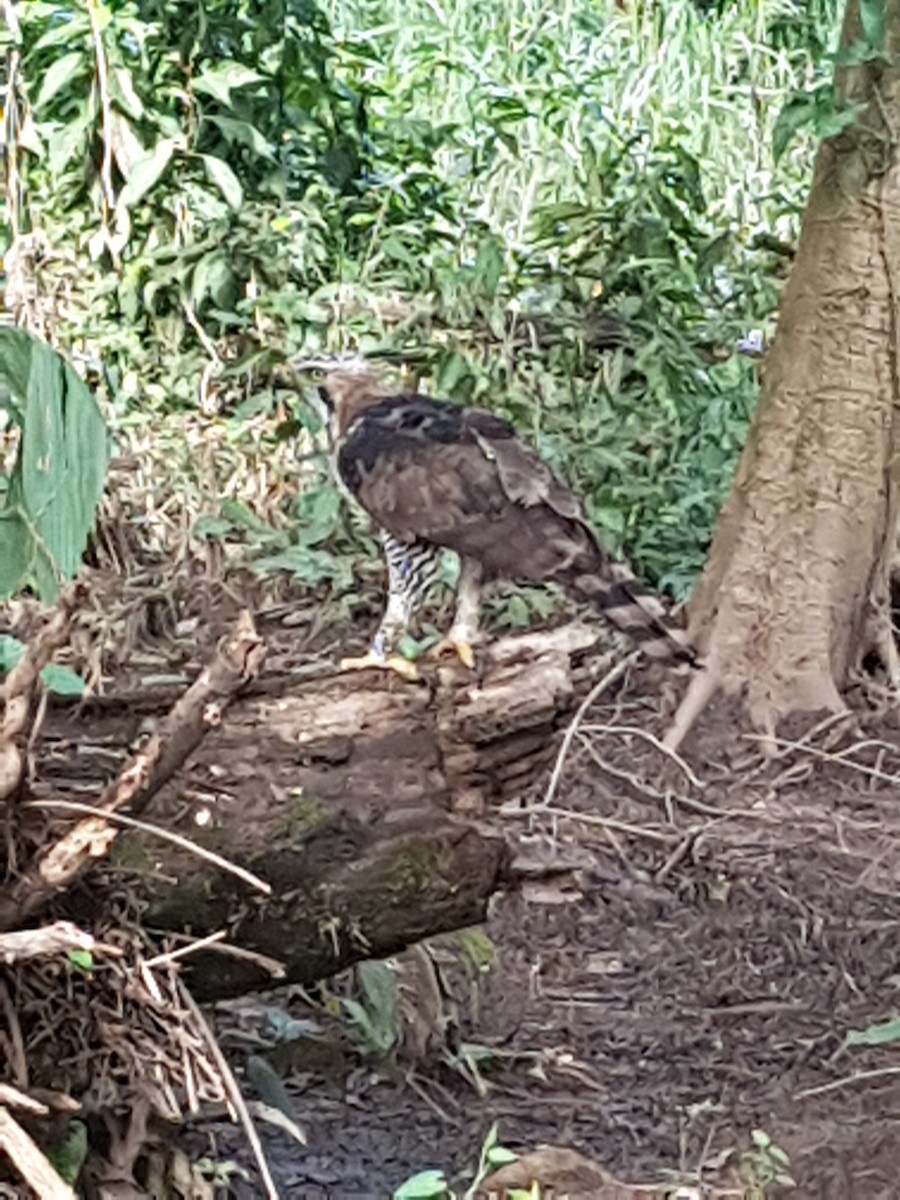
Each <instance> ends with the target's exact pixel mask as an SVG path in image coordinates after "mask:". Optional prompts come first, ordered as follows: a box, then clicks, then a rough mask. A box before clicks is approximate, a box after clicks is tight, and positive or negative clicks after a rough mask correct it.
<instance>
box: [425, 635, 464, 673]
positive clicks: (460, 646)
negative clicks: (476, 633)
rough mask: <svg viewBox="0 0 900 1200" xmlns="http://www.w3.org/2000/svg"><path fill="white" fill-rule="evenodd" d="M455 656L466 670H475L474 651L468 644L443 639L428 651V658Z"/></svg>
mask: <svg viewBox="0 0 900 1200" xmlns="http://www.w3.org/2000/svg"><path fill="white" fill-rule="evenodd" d="M447 653H452V654H455V655H456V657H457V658H458V659H459V661H460V662H461V663H462V665H463V666H464V667H467V668H468V670H470V671H474V670H475V651H474V650H473V649H472V647H471V646H470V645H469V643H468V642H457V641H455V640H454V639H453V638H450V637H444V638H441V640H440V641H439V642H438V643H437V644H436V645H434V646H432V647H431V649H430V650H429V651H428V656H429V658H440V657H441V655H442V654H447Z"/></svg>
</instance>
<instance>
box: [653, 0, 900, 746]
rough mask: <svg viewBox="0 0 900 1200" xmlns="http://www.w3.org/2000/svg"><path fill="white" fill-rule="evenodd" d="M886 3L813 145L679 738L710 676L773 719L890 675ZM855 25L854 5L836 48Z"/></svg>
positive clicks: (889, 79)
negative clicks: (823, 135)
mask: <svg viewBox="0 0 900 1200" xmlns="http://www.w3.org/2000/svg"><path fill="white" fill-rule="evenodd" d="M886 10H887V31H888V32H887V45H886V51H887V54H888V56H889V57H890V59H891V63H890V65H888V64H887V63H877V64H867V65H866V66H864V67H859V68H853V69H851V70H847V71H845V72H843V73H842V74H843V78H841V79H839V87H840V90H841V91H842V94H843V95H844V96H845V97H846V98H847V99H848V100H849V101H850V102H852V103H859V104H863V105H865V106H866V108H865V111H864V112H863V113H862V115H861V116H860V117H859V119H858V121H857V122H856V123H855V124H854V125H852V126H851V127H850V128H849V129H848V131H847V132H846V133H845V134H843V135H842V136H840V137H838V138H836V139H833V140H830V141H827V142H824V143H823V144H822V146H821V148H820V150H819V154H818V157H817V161H816V169H815V175H814V181H813V186H812V191H811V194H810V198H809V204H808V207H807V211H806V215H805V217H804V221H803V231H802V236H801V239H800V245H799V249H798V253H797V258H796V262H795V265H794V269H793V272H792V275H791V278H790V281H789V283H788V285H787V287H786V289H785V292H784V294H783V298H782V302H781V308H780V319H779V322H778V329H777V333H776V337H775V340H774V344H773V346H772V349H771V352H770V354H769V357H768V360H767V364H766V369H765V372H764V377H763V385H762V393H761V396H760V402H759V407H758V410H757V413H756V416H755V419H754V421H753V425H752V428H751V431H750V435H749V438H748V442H747V445H746V447H745V450H744V453H743V456H742V458H741V461H740V465H739V467H738V471H737V476H736V479H735V482H734V486H733V489H732V491H731V494H730V496H729V498H728V501H727V502H726V504H725V506H724V509H723V511H722V514H721V517H720V521H719V526H718V529H717V532H716V536H715V540H714V543H713V547H712V551H711V554H710V558H709V562H708V565H707V568H706V571H705V573H704V575H703V578H702V580H701V582H700V584H699V586H698V588H697V590H696V593H695V595H694V597H693V600H692V602H691V606H690V614H691V634H692V636H693V638H694V639H695V642H696V644H697V645H698V647H699V649H700V651H701V653H705V654H706V656H707V661H708V675H707V677H706V679H705V680H703V679H699V680H697V681H696V682H695V684H694V687H693V692H692V696H689V698H688V701H687V709H686V711H685V710H683V712H682V714H681V716H682V720H681V729H680V733H683V732H684V729H685V728H686V726H687V724H689V722H690V720H691V719H692V717H693V716H694V715H696V711H697V710H698V709H699V708H700V707H702V704H703V703H705V701H706V699H708V698H709V695H710V694H711V693H712V691H713V690H714V689H715V688H716V687H723V688H725V689H726V690H730V691H734V690H737V689H740V688H742V687H746V688H747V693H748V702H749V709H750V714H751V717H752V719H753V721H754V723H755V724H756V725H757V726H759V727H762V728H764V729H768V730H771V729H772V728H773V727H774V723H775V721H776V720H777V719H778V718H779V717H780V716H782V715H784V714H786V713H788V712H790V711H794V710H807V711H809V710H817V709H832V710H838V709H840V708H841V707H842V701H841V696H840V692H841V689H842V688H843V687H844V686H845V685H846V684H847V682H848V679H849V677H850V674H851V672H852V671H853V670H854V668H856V667H857V666H858V665H859V664H860V663H861V661H862V658H863V657H864V656H865V655H866V654H867V653H869V652H870V651H873V650H874V651H877V652H878V654H879V656H880V657H881V659H882V661H883V662H884V663H885V665H886V667H887V668H888V670H889V672H890V673H891V675H892V676H893V677H894V678H895V679H896V676H897V664H896V654H895V651H894V647H893V641H892V638H891V630H890V619H889V618H890V614H889V611H888V574H889V566H890V556H891V552H892V550H893V536H894V530H895V527H896V517H897V474H898V459H897V453H896V441H897V418H898V394H900V389H898V373H897V360H898V334H897V315H896V310H897V303H898V296H900V290H898V289H900V166H898V158H897V154H898V151H897V146H896V145H894V144H893V143H892V136H895V135H896V131H897V130H900V0H887V3H886ZM861 36H862V29H861V26H860V20H859V12H858V6H857V5H856V4H849V5H848V14H847V18H846V20H845V27H844V32H843V42H844V44H847V43H849V42H852V41H854V40H855V39H857V38H860V37H861ZM892 130H893V131H894V134H893V135H892ZM674 740H677V739H674Z"/></svg>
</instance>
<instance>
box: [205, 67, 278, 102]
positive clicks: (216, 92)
mask: <svg viewBox="0 0 900 1200" xmlns="http://www.w3.org/2000/svg"><path fill="white" fill-rule="evenodd" d="M263 82H265V76H264V75H260V74H259V72H258V71H253V70H251V68H250V67H245V66H244V65H243V64H242V63H237V62H230V61H229V62H220V63H216V64H215V65H214V66H211V67H207V68H206V69H205V70H203V71H201V72H200V74H199V75H198V76H197V78H196V79H195V80H194V90H195V91H197V92H205V93H206V95H207V96H212V97H213V99H214V100H218V101H219V103H220V104H224V105H225V106H226V107H230V106H231V91H232V88H243V87H249V86H250V85H251V84H254V83H263Z"/></svg>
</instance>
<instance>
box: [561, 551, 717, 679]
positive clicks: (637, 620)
mask: <svg viewBox="0 0 900 1200" xmlns="http://www.w3.org/2000/svg"><path fill="white" fill-rule="evenodd" d="M603 571H604V574H605V577H604V574H601V573H600V572H599V571H592V572H590V573H587V572H584V571H575V570H573V571H570V572H567V574H566V576H565V577H564V578H563V579H561V580H560V582H561V583H563V584H564V585H565V586H566V587H567V588H569V589H570V590H571V591H572V592H574V593H575V595H577V596H580V597H581V598H583V599H584V600H587V601H589V603H590V604H591V605H592V606H593V607H594V608H595V609H596V610H597V611H598V612H600V613H602V614H603V615H604V616H605V617H606V619H607V620H608V621H610V622H611V623H612V624H613V625H615V626H616V628H617V629H620V630H621V631H622V632H623V633H624V634H627V636H628V637H629V638H630V639H631V640H632V641H633V642H636V643H637V644H638V645H639V646H640V647H641V649H642V650H643V651H644V653H645V654H646V655H647V656H648V658H661V659H681V660H682V661H688V662H693V661H694V660H695V658H696V655H695V652H694V651H693V649H692V648H691V646H690V645H689V644H688V642H687V639H686V635H685V634H684V632H683V631H682V630H680V629H677V628H676V627H675V626H674V625H672V624H671V622H670V620H669V617H668V614H667V613H666V609H665V606H664V605H663V603H662V601H661V600H660V599H659V597H658V596H654V595H653V593H652V592H649V591H647V589H646V588H645V587H644V586H643V584H641V583H640V582H639V581H638V580H637V579H635V577H634V576H633V575H632V574H631V572H630V571H629V570H628V568H627V567H625V566H623V565H622V564H621V563H615V564H614V563H609V562H606V563H604V564H603Z"/></svg>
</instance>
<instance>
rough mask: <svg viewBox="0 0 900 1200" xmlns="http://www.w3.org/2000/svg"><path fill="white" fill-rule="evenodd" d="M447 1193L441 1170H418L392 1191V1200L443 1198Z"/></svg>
mask: <svg viewBox="0 0 900 1200" xmlns="http://www.w3.org/2000/svg"><path fill="white" fill-rule="evenodd" d="M448 1195H449V1187H448V1185H447V1178H446V1176H445V1175H444V1172H443V1171H435V1170H430V1171H419V1172H418V1174H417V1175H411V1176H410V1178H409V1179H407V1181H406V1183H401V1184H400V1186H399V1187H398V1188H397V1190H396V1191H395V1192H394V1197H393V1200H443V1197H445V1196H448Z"/></svg>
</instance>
